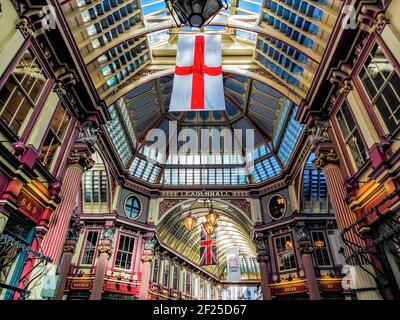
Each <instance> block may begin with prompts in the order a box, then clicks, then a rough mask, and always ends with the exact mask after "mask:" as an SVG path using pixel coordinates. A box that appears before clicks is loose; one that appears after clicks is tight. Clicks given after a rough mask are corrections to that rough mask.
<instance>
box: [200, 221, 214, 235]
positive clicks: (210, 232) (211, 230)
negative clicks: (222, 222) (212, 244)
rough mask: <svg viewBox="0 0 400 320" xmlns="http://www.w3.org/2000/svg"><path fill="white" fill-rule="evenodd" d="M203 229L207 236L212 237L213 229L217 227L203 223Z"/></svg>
mask: <svg viewBox="0 0 400 320" xmlns="http://www.w3.org/2000/svg"><path fill="white" fill-rule="evenodd" d="M203 227H204V229H205V230H206V231H207V233H208V234H209V235H212V234H213V233H214V230H215V228H216V227H217V225H215V226H212V225H211V224H209V223H208V222H206V223H203Z"/></svg>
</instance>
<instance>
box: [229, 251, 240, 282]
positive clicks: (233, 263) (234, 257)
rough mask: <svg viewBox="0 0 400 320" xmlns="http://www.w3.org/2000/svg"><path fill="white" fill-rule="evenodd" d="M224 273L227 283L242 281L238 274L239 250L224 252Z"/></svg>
mask: <svg viewBox="0 0 400 320" xmlns="http://www.w3.org/2000/svg"><path fill="white" fill-rule="evenodd" d="M225 256H226V272H227V280H228V281H229V282H237V281H240V280H242V276H241V273H240V258H239V249H231V250H229V251H227V252H226V255H225Z"/></svg>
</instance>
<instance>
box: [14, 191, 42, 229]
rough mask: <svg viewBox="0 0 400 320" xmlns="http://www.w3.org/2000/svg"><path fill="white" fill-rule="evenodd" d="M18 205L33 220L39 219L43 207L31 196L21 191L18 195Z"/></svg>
mask: <svg viewBox="0 0 400 320" xmlns="http://www.w3.org/2000/svg"><path fill="white" fill-rule="evenodd" d="M18 207H19V210H20V211H22V212H23V213H24V214H25V215H27V216H28V217H29V218H31V219H33V220H34V221H35V222H37V221H39V219H40V217H41V216H42V213H43V210H44V209H43V207H42V206H41V205H40V204H39V203H38V202H37V201H36V200H34V199H33V198H32V197H30V196H29V195H27V194H26V193H25V192H24V191H21V193H20V194H19V197H18Z"/></svg>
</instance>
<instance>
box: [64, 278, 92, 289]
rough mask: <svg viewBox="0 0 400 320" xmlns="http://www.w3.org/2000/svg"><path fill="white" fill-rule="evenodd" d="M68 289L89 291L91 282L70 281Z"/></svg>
mask: <svg viewBox="0 0 400 320" xmlns="http://www.w3.org/2000/svg"><path fill="white" fill-rule="evenodd" d="M69 288H70V289H71V290H90V289H91V288H92V281H90V280H80V281H75V280H73V281H71V283H70V285H69Z"/></svg>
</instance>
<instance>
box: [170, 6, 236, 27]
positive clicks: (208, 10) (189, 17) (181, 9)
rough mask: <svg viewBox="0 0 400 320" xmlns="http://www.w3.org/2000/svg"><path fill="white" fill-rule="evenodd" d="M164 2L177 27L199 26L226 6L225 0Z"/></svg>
mask: <svg viewBox="0 0 400 320" xmlns="http://www.w3.org/2000/svg"><path fill="white" fill-rule="evenodd" d="M165 3H166V4H167V8H168V10H169V11H170V12H171V15H172V17H173V18H174V20H175V23H176V24H177V26H178V27H181V26H182V25H190V26H191V27H195V28H200V27H201V26H202V25H204V24H205V23H206V22H209V21H210V20H211V19H212V18H214V17H215V16H216V15H217V13H218V12H219V11H221V10H222V9H223V8H225V9H227V8H228V3H227V2H226V0H165Z"/></svg>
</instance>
